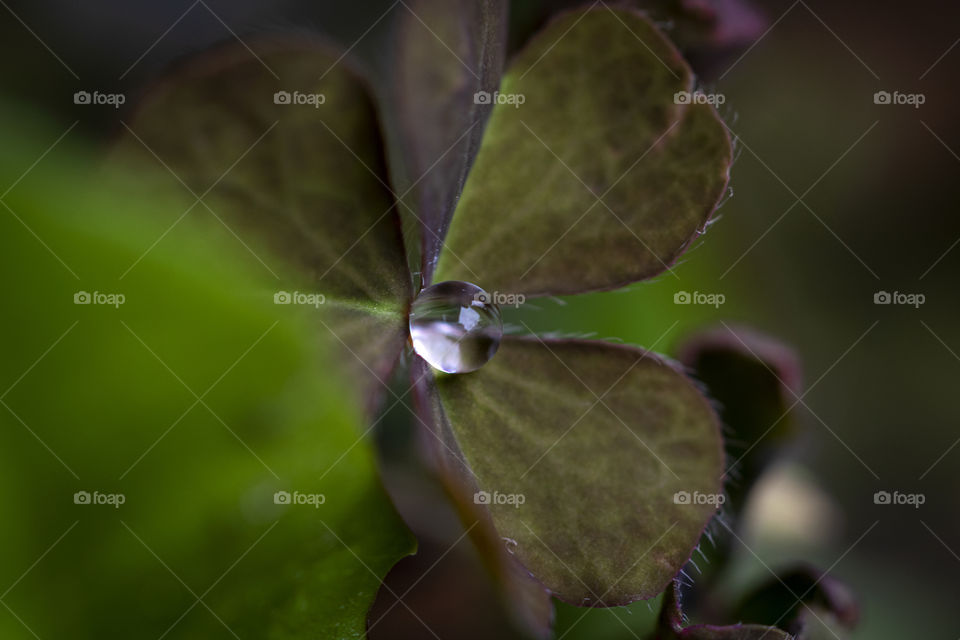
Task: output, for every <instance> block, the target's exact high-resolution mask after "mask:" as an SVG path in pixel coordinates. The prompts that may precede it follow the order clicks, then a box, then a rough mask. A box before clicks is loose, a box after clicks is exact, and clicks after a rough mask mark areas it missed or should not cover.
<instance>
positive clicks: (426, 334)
mask: <svg viewBox="0 0 960 640" xmlns="http://www.w3.org/2000/svg"><path fill="white" fill-rule="evenodd" d="M502 336H503V321H502V320H501V318H500V307H498V306H497V305H495V304H494V303H493V302H492V301H491V298H490V295H489V294H488V293H487V292H486V291H484V290H483V289H481V288H480V287H478V286H477V285H475V284H470V283H469V282H458V281H455V280H449V281H447V282H439V283H437V284H435V285H432V286H430V287H427V288H426V289H424V290H423V291H421V292H420V295H418V296H417V299H416V300H414V301H413V306H412V307H411V308H410V337H411V338H412V339H413V348H414V350H415V351H416V352H417V354H418V355H419V356H420V357H421V358H423V359H424V360H426V361H427V362H428V363H430V366H432V367H434V368H435V369H439V370H441V371H445V372H447V373H468V372H470V371H476V370H477V369H479V368H480V367H482V366H483V365H485V364H486V363H487V362H488V361H489V360H490V358H492V357H493V354H494V353H496V351H497V348H498V347H499V346H500V338H501V337H502Z"/></svg>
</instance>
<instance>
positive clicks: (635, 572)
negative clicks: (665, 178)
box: [437, 338, 723, 606]
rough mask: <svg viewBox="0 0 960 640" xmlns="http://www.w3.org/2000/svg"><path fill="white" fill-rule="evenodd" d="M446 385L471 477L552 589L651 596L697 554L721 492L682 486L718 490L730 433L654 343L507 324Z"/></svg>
mask: <svg viewBox="0 0 960 640" xmlns="http://www.w3.org/2000/svg"><path fill="white" fill-rule="evenodd" d="M437 389H438V391H439V394H440V398H441V400H442V404H443V408H444V410H445V412H446V415H447V417H448V419H449V428H450V430H451V432H450V433H449V434H447V440H448V442H450V443H452V444H451V445H450V449H451V450H453V451H459V452H462V457H463V459H464V461H465V462H466V464H467V465H469V468H470V469H471V470H472V473H473V474H474V475H473V477H468V478H465V479H464V480H463V482H464V483H472V484H473V486H474V487H475V489H474V490H475V491H479V492H485V493H478V494H477V496H476V498H475V502H478V503H480V504H486V505H487V508H488V509H489V513H490V518H491V519H492V524H493V526H494V527H495V529H496V532H497V534H499V536H500V537H501V538H502V539H503V541H504V543H505V544H506V545H507V550H508V551H509V552H510V553H511V554H513V557H514V558H516V559H517V560H519V561H520V562H521V563H522V564H523V565H524V566H525V567H526V568H527V569H528V570H529V571H530V573H532V574H533V575H534V576H535V577H536V578H537V580H539V581H540V582H542V583H543V584H544V586H546V587H547V588H548V589H549V590H550V591H551V592H552V593H553V594H554V595H555V596H557V597H559V598H561V599H562V600H565V601H567V602H570V603H572V604H578V605H595V606H596V605H599V606H612V605H618V604H626V603H629V602H633V601H634V600H638V599H645V598H651V597H653V596H655V595H657V594H658V593H660V592H661V591H662V590H663V588H664V585H665V584H667V583H668V582H669V581H670V580H671V579H672V578H673V577H674V575H676V573H677V572H678V571H679V570H680V568H681V566H682V565H683V563H684V562H686V560H687V559H688V558H689V557H690V553H691V551H692V549H693V547H694V545H695V544H696V542H697V539H698V538H699V537H700V534H701V532H702V530H703V527H704V526H705V524H706V522H707V521H708V520H709V518H710V517H711V515H712V514H713V511H714V506H712V505H711V504H708V503H706V502H704V501H697V500H693V501H690V502H689V503H687V501H685V500H684V499H683V498H680V499H678V498H677V495H682V494H683V493H684V492H685V493H686V495H687V496H688V497H689V496H693V495H716V494H717V493H718V492H719V490H720V473H721V469H722V461H723V456H722V444H721V442H720V433H719V428H718V423H717V418H716V416H715V415H714V413H713V411H712V410H711V409H710V407H709V405H708V404H707V403H706V401H705V399H704V398H703V397H702V396H701V395H700V394H699V392H698V391H697V389H696V388H695V387H694V386H693V384H691V383H690V381H689V380H687V379H686V378H684V377H683V375H682V374H680V373H679V372H678V371H676V370H675V369H674V368H673V367H672V366H671V365H670V364H668V363H666V362H664V361H663V360H661V359H660V358H659V357H658V356H656V355H653V354H651V353H649V352H645V351H641V350H639V349H635V348H632V347H623V346H615V345H610V344H606V343H601V342H589V341H572V340H571V341H563V340H549V341H541V340H539V339H535V338H507V339H505V340H504V341H503V344H502V345H501V346H500V350H499V351H498V352H497V356H496V357H495V358H494V359H493V360H491V361H490V362H489V363H488V364H487V365H486V366H484V367H483V368H482V369H480V370H478V371H476V372H474V373H471V374H466V375H454V376H442V377H440V378H439V379H438V380H437ZM450 468H451V469H453V470H454V471H457V472H460V473H463V470H462V467H461V468H457V467H455V466H454V465H450ZM678 492H679V494H678ZM498 496H499V497H498Z"/></svg>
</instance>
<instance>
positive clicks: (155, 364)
mask: <svg viewBox="0 0 960 640" xmlns="http://www.w3.org/2000/svg"><path fill="white" fill-rule="evenodd" d="M5 115H6V116H7V117H9V118H10V120H9V121H14V122H19V123H21V129H22V130H25V129H30V127H29V124H28V123H29V122H30V120H29V119H27V118H24V116H23V114H16V115H17V117H16V119H14V118H13V117H12V116H11V114H9V113H6V114H5ZM22 130H21V133H23V131H22ZM44 131H45V130H44V129H42V128H36V129H34V130H32V131H30V132H29V133H30V135H29V137H27V136H26V134H24V137H22V138H21V137H19V136H18V135H15V133H14V132H12V131H10V130H6V131H5V132H4V140H5V143H4V145H3V148H2V154H0V184H2V185H3V187H2V188H3V189H4V190H6V193H5V194H4V196H3V203H4V205H5V207H4V208H3V209H2V210H0V247H2V248H0V264H2V271H3V274H4V277H3V279H2V282H0V297H2V299H3V300H4V305H3V314H2V318H0V345H2V346H0V353H2V354H3V355H2V360H0V394H2V395H0V398H2V402H3V405H2V406H0V461H2V463H0V514H2V515H0V518H2V520H3V522H4V525H3V526H2V527H0V585H2V588H3V591H2V592H0V594H2V599H3V604H4V605H6V607H7V609H8V610H4V612H3V615H0V636H3V637H4V638H29V637H33V635H34V634H36V635H37V636H39V637H42V638H53V637H72V638H106V637H124V638H150V639H155V638H157V637H160V636H161V635H163V634H166V635H165V637H167V638H197V637H204V638H221V637H224V638H225V637H232V636H233V634H237V635H239V636H240V637H270V638H294V637H297V638H299V637H344V638H345V637H359V636H361V635H362V633H363V630H364V628H365V623H366V622H365V619H366V612H367V609H368V608H369V605H370V603H371V602H372V600H373V597H374V595H375V593H376V590H377V588H378V586H379V580H380V577H381V576H382V575H384V574H385V572H386V571H387V569H388V568H389V567H391V566H392V565H393V564H394V563H395V562H396V561H397V559H399V558H400V557H402V556H404V555H406V554H408V553H410V552H411V550H412V547H413V541H412V539H411V537H410V536H409V534H408V533H407V531H406V528H405V527H404V526H403V524H402V522H401V521H400V520H399V518H398V516H397V515H396V513H395V511H394V509H393V507H392V505H391V504H390V502H389V500H388V498H387V497H386V495H385V494H384V492H383V490H382V488H381V487H380V485H379V480H378V476H377V473H376V471H375V468H374V463H373V460H372V456H371V452H370V450H369V447H368V444H367V443H366V442H364V441H358V440H359V438H360V436H361V432H360V429H359V427H360V425H361V424H362V422H361V412H360V411H359V407H358V404H357V395H356V394H355V393H354V391H355V390H352V389H346V388H343V386H342V380H341V378H340V376H338V375H336V369H335V368H333V367H331V366H330V359H329V357H328V356H327V342H328V340H327V339H326V338H325V337H324V336H323V335H320V334H319V333H318V332H317V331H316V327H315V325H313V324H311V323H310V322H309V320H310V318H307V317H305V316H310V315H311V314H313V313H319V311H317V310H315V309H314V308H313V307H302V306H300V307H297V306H286V305H284V306H278V305H274V303H273V302H274V300H273V296H274V293H275V291H276V287H275V284H274V283H273V282H272V281H271V280H272V278H270V277H269V274H266V272H265V271H264V270H263V269H262V267H261V266H260V265H259V264H258V263H257V262H256V261H254V260H253V259H252V258H250V256H249V255H248V254H247V253H246V252H245V250H244V249H243V248H242V246H241V245H240V244H239V243H237V241H236V239H235V238H233V237H232V236H231V235H230V234H229V233H228V232H226V231H224V232H223V234H221V235H219V236H218V235H216V234H210V233H209V232H205V233H202V234H201V233H199V232H198V229H199V228H200V227H199V226H198V225H196V224H195V221H194V220H192V219H191V217H190V216H188V217H187V218H185V219H183V220H182V221H180V222H179V223H178V224H176V225H175V226H173V228H171V225H172V224H173V222H174V221H175V220H176V219H177V216H179V215H180V214H181V213H182V210H181V209H173V208H169V207H166V206H164V205H165V204H169V203H170V202H174V201H176V199H173V198H171V199H169V200H164V199H162V198H159V199H158V198H157V197H156V195H154V196H151V198H149V199H141V200H138V199H136V198H128V199H122V200H121V199H117V198H116V197H115V196H112V195H111V193H113V192H114V191H113V188H112V187H113V186H116V185H115V184H114V183H112V182H111V180H112V177H107V176H103V175H102V174H94V173H90V172H87V171H85V170H83V169H78V167H83V166H85V165H87V164H88V163H89V161H90V159H89V157H87V156H85V155H83V154H68V153H67V151H66V149H65V147H62V148H60V149H58V150H57V153H56V154H55V155H54V156H52V157H50V158H45V159H44V160H41V161H40V163H38V164H37V166H35V167H33V168H32V169H31V162H32V161H33V160H34V159H35V158H36V157H37V156H38V155H39V154H40V153H41V152H42V147H41V148H40V149H39V150H37V149H36V148H35V145H36V144H37V141H38V140H53V139H54V138H55V134H54V135H51V134H50V132H49V131H46V132H45V133H44ZM28 169H31V170H29V171H28ZM192 215H193V216H199V215H204V212H201V211H195V212H193V214H192ZM205 228H207V229H209V227H205ZM119 296H123V298H122V299H121V298H120V297H119ZM121 301H122V303H121ZM277 492H281V493H277ZM283 492H286V493H283ZM321 496H322V497H321Z"/></svg>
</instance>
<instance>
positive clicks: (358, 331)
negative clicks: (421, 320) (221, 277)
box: [113, 36, 411, 393]
mask: <svg viewBox="0 0 960 640" xmlns="http://www.w3.org/2000/svg"><path fill="white" fill-rule="evenodd" d="M248 44H249V45H250V46H251V47H252V51H251V50H248V49H247V48H246V45H244V46H241V45H240V44H231V45H228V46H224V47H221V48H220V49H218V50H216V51H213V52H210V53H207V54H204V55H202V56H200V57H198V58H195V59H192V60H190V61H188V62H187V63H186V64H184V65H183V66H182V67H181V68H180V69H178V70H176V71H175V72H173V73H171V74H170V75H169V76H168V77H167V78H166V79H165V80H163V81H162V82H160V83H158V84H157V86H155V87H154V88H153V89H152V91H150V92H149V93H148V94H147V96H146V97H145V98H144V100H143V101H142V103H141V104H140V105H139V107H138V109H137V111H136V113H135V115H134V118H133V121H132V122H131V123H129V125H128V126H127V128H126V130H125V132H124V133H125V135H124V137H123V138H122V140H121V141H120V143H119V145H118V148H117V149H116V153H115V155H114V157H113V161H114V162H115V163H116V164H120V165H123V166H131V167H135V168H138V169H140V170H142V171H144V172H147V171H150V172H152V173H153V174H156V175H155V180H161V181H162V182H163V188H166V189H169V188H170V187H171V186H172V187H175V188H178V189H179V190H180V191H181V192H182V193H183V195H184V197H185V200H184V206H183V208H182V209H181V211H170V212H169V213H168V214H167V215H168V216H169V222H170V223H171V224H173V223H174V222H175V221H176V220H177V216H178V215H180V213H181V212H182V211H187V210H188V208H189V213H188V214H185V215H190V216H192V217H200V218H204V219H206V220H207V222H208V223H209V224H210V225H212V226H214V227H216V228H218V229H219V230H220V231H221V232H223V233H227V234H229V235H231V236H234V237H235V241H238V242H240V243H242V244H243V246H245V247H247V248H248V249H249V253H250V254H251V259H253V260H255V262H257V263H259V266H260V267H261V268H262V269H263V271H264V272H265V273H267V274H269V275H272V276H273V277H274V278H275V279H276V289H277V290H278V291H286V292H288V293H291V294H292V293H293V292H294V291H297V292H308V293H317V294H322V295H323V296H325V301H324V305H323V308H324V309H332V310H331V311H330V312H329V313H327V314H325V315H323V316H321V319H320V322H322V323H323V326H320V324H318V327H320V329H321V330H322V331H324V332H326V331H327V330H328V329H329V330H330V331H332V332H333V333H334V334H335V335H336V336H337V337H338V338H339V340H338V344H340V342H341V341H342V345H341V346H342V347H344V348H343V351H344V361H345V362H346V363H347V365H348V366H349V367H350V368H351V369H353V370H355V371H356V372H357V373H358V374H359V375H360V377H361V378H362V379H363V380H364V386H365V388H366V389H367V390H368V392H370V393H372V392H373V391H375V390H376V391H379V390H381V384H380V382H379V381H378V380H377V379H378V378H379V380H380V381H382V380H385V379H386V377H387V376H388V375H389V372H390V370H391V369H392V367H393V365H394V363H395V361H396V358H397V357H398V355H399V352H400V349H401V347H402V345H403V343H404V341H405V339H406V321H405V313H406V307H407V305H408V303H409V300H410V297H411V288H410V276H409V271H408V269H407V267H406V258H405V253H404V249H403V242H402V238H401V233H400V224H399V218H398V216H397V212H396V209H395V203H394V197H393V194H392V193H391V191H390V188H389V186H388V185H387V169H386V161H385V157H384V150H383V140H382V139H381V136H380V133H379V127H378V125H377V118H376V110H375V108H374V104H373V102H372V100H371V98H370V96H369V94H368V92H367V89H366V87H365V86H364V84H363V83H362V82H361V81H360V80H359V79H358V78H357V77H356V76H355V75H354V74H353V73H352V72H351V71H350V70H349V68H348V66H347V64H348V63H347V62H346V61H342V60H340V59H339V58H340V55H339V53H338V52H336V51H334V50H330V49H328V48H327V47H325V46H323V45H322V44H320V43H318V42H315V41H312V40H309V39H305V38H300V39H298V38H297V37H290V36H286V37H284V38H282V39H281V38H280V37H279V36H274V37H272V38H264V39H261V40H259V41H257V40H254V41H250V42H249V43H248ZM324 70H326V72H324ZM321 74H322V75H321ZM171 174H172V175H171ZM178 182H179V183H181V184H178ZM148 193H149V192H148ZM138 195H139V196H140V197H143V194H142V193H140V194H138ZM197 198H201V200H200V201H199V202H198V201H197ZM365 313H366V314H369V315H371V316H373V317H371V318H367V317H365V316H364V315H363V314H365ZM371 345H373V347H372V348H371Z"/></svg>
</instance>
